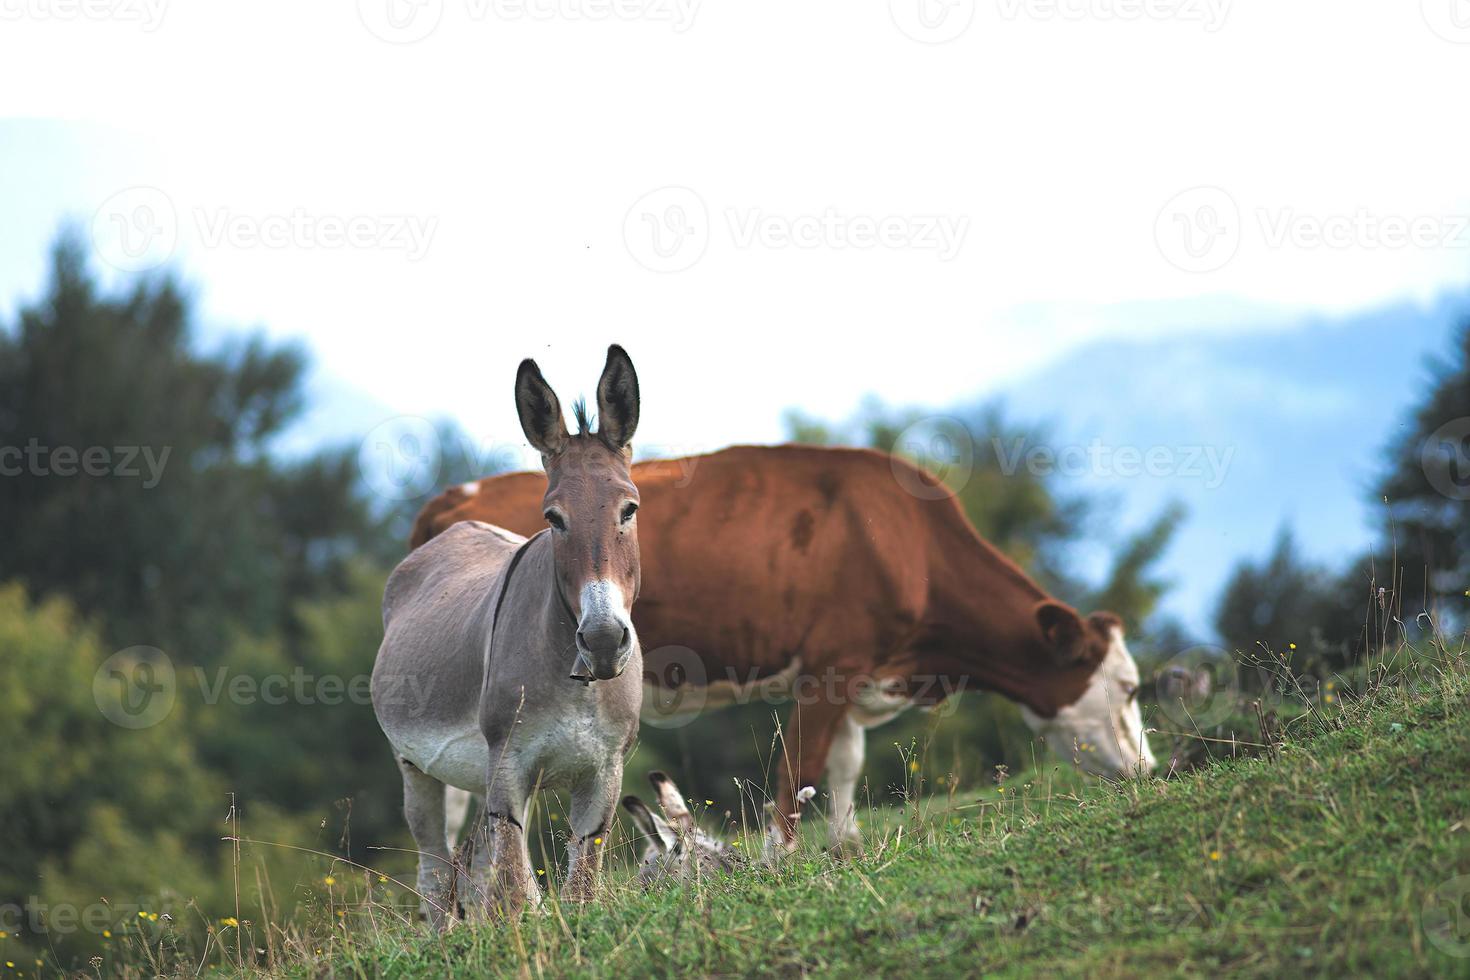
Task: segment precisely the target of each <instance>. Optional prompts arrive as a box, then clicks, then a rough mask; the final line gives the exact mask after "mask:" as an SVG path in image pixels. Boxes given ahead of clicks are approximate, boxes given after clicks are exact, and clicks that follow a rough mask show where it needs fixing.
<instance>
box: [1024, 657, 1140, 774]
mask: <svg viewBox="0 0 1470 980" xmlns="http://www.w3.org/2000/svg"><path fill="white" fill-rule="evenodd" d="M1137 689H1138V664H1136V663H1134V661H1133V655H1132V654H1130V653H1129V652H1128V646H1127V644H1126V643H1124V641H1123V631H1122V630H1120V629H1114V630H1113V639H1112V643H1111V644H1109V646H1108V652H1107V656H1105V657H1104V658H1103V661H1102V663H1101V664H1099V665H1098V668H1097V670H1096V671H1094V672H1093V675H1092V679H1091V680H1090V681H1089V683H1088V685H1087V690H1085V691H1084V692H1083V693H1082V696H1081V697H1080V698H1078V699H1077V701H1076V702H1075V703H1073V704H1069V705H1067V706H1066V707H1065V708H1062V709H1061V710H1060V711H1058V712H1057V714H1056V717H1055V718H1042V717H1041V716H1040V715H1037V714H1035V713H1033V712H1032V711H1030V710H1029V709H1027V708H1025V707H1024V706H1023V707H1022V708H1021V717H1023V718H1025V719H1026V724H1028V725H1030V726H1031V730H1032V731H1034V732H1036V734H1038V735H1040V736H1041V738H1042V740H1043V741H1045V742H1046V744H1047V745H1048V746H1050V747H1051V750H1052V751H1053V752H1055V753H1056V754H1057V755H1059V756H1062V757H1063V758H1075V759H1076V761H1077V764H1078V765H1080V766H1081V767H1082V768H1083V769H1085V770H1087V771H1088V772H1090V773H1094V774H1096V775H1099V776H1123V775H1133V774H1136V773H1138V772H1140V771H1142V772H1147V771H1149V770H1151V769H1153V767H1154V754H1153V750H1152V749H1150V748H1149V744H1148V736H1146V735H1145V734H1144V732H1143V715H1142V714H1141V713H1140V712H1139V710H1138V700H1137V698H1134V697H1130V696H1129V693H1130V692H1131V691H1136V690H1137Z"/></svg>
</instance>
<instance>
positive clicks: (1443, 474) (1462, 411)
mask: <svg viewBox="0 0 1470 980" xmlns="http://www.w3.org/2000/svg"><path fill="white" fill-rule="evenodd" d="M1430 371H1431V388H1430V390H1429V393H1428V395H1427V396H1426V397H1425V398H1424V400H1423V402H1422V403H1421V404H1420V405H1419V406H1418V408H1416V409H1415V410H1414V411H1413V412H1412V413H1411V415H1410V416H1409V418H1408V419H1407V420H1406V422H1407V424H1406V425H1405V427H1404V431H1403V434H1402V435H1401V436H1399V438H1398V439H1397V440H1395V442H1394V443H1393V444H1392V445H1391V446H1390V448H1389V451H1388V460H1387V462H1388V470H1387V472H1386V473H1385V475H1384V477H1383V479H1382V480H1381V481H1380V483H1379V485H1378V496H1379V498H1380V499H1383V500H1386V502H1387V503H1386V506H1385V519H1386V523H1387V524H1388V528H1387V532H1388V536H1389V547H1390V548H1392V550H1393V552H1394V553H1395V555H1396V558H1397V564H1398V567H1400V568H1401V569H1403V576H1402V582H1401V592H1402V597H1403V601H1404V603H1405V609H1406V610H1407V609H1410V608H1412V609H1413V611H1416V612H1417V611H1418V610H1419V608H1420V607H1421V606H1422V608H1423V609H1426V610H1430V611H1436V612H1440V613H1441V614H1443V613H1445V612H1446V611H1447V610H1446V609H1445V608H1444V606H1445V600H1446V599H1448V598H1450V597H1461V596H1463V594H1464V593H1465V591H1466V589H1470V324H1466V325H1465V326H1463V327H1461V328H1460V330H1459V331H1458V334H1457V336H1456V338H1455V346H1454V351H1453V353H1452V354H1451V355H1450V356H1449V357H1448V358H1443V359H1436V360H1433V361H1431V362H1430ZM1437 607H1438V608H1437ZM1454 608H1456V607H1450V609H1451V610H1452V609H1454ZM1449 618H1450V619H1452V620H1454V621H1455V622H1458V623H1459V624H1460V625H1463V624H1464V622H1465V618H1464V616H1463V615H1460V616H1454V615H1450V617H1449Z"/></svg>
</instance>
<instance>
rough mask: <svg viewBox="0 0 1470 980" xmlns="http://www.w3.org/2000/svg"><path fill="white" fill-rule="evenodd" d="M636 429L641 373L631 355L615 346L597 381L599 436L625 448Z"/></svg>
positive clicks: (609, 351) (609, 350)
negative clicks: (637, 370)
mask: <svg viewBox="0 0 1470 980" xmlns="http://www.w3.org/2000/svg"><path fill="white" fill-rule="evenodd" d="M637 429H638V373H637V372H636V371H634V370H633V361H632V359H631V358H630V357H628V352H627V351H625V350H623V349H622V348H621V347H619V346H618V345H617V344H613V345H612V346H611V347H609V348H608V349H607V365H606V366H605V367H604V368H603V369H602V380H600V381H598V382H597V434H598V435H599V436H601V437H602V439H603V441H604V442H606V443H608V444H609V445H612V446H616V447H617V448H618V449H626V448H627V446H628V443H630V442H632V441H633V433H634V432H635V431H637Z"/></svg>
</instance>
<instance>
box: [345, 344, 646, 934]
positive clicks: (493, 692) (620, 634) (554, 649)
mask: <svg viewBox="0 0 1470 980" xmlns="http://www.w3.org/2000/svg"><path fill="white" fill-rule="evenodd" d="M515 400H516V410H517V413H518V414H519V416H520V422H521V428H522V429H523V430H524V431H525V434H526V438H527V439H528V440H530V443H531V445H532V446H534V447H535V448H536V449H537V450H538V451H540V453H541V460H542V464H543V466H544V467H545V470H546V478H547V489H546V497H545V502H544V511H545V516H546V522H547V524H548V525H549V526H548V528H547V529H546V530H543V531H540V532H538V533H537V534H536V535H534V536H533V537H531V538H529V539H526V538H522V537H520V536H519V535H515V534H512V533H510V532H508V531H505V530H503V529H501V528H497V527H493V526H492V525H489V524H483V523H480V522H475V521H471V522H465V523H461V524H457V525H455V526H454V527H452V528H450V529H449V530H448V531H447V532H445V533H444V534H442V535H440V536H439V537H437V538H435V539H434V540H433V541H431V542H429V543H428V544H426V545H424V546H423V547H421V548H419V549H418V550H416V551H414V552H413V553H412V554H410V555H409V556H408V557H407V558H405V559H404V560H403V562H402V563H400V564H399V566H398V568H397V569H395V570H394V572H393V575H392V576H391V577H390V578H389V580H388V585H387V588H386V590H385V592H384V595H383V627H384V637H383V644H382V647H381V648H380V649H379V650H378V658H377V661H376V663H375V664H374V666H373V681H372V692H373V708H374V710H375V711H376V713H377V716H378V724H379V725H380V726H381V727H382V729H383V733H384V734H385V735H386V736H387V737H388V741H389V742H390V743H391V744H392V747H393V752H394V755H395V757H396V758H397V760H398V766H399V769H400V770H401V772H402V774H403V811H404V815H405V817H406V818H407V820H408V825H409V829H410V830H411V831H412V832H413V837H414V841H415V843H416V844H417V847H418V851H419V868H418V884H417V889H418V892H419V894H420V896H421V900H422V911H423V913H424V915H425V916H426V918H427V919H428V920H429V921H430V922H431V923H432V924H434V925H435V926H436V927H438V928H442V927H443V926H444V925H445V924H446V922H447V920H448V919H449V918H450V917H451V916H452V915H454V913H455V911H456V910H455V909H454V908H453V907H452V905H453V904H454V903H453V901H452V900H451V897H450V885H451V882H452V881H453V879H454V874H453V871H454V869H453V866H452V859H451V857H450V851H451V849H452V847H453V842H452V841H451V840H450V839H449V834H448V832H447V829H448V828H447V825H446V812H445V809H446V795H449V794H450V788H451V787H453V788H457V789H458V790H463V791H466V792H468V793H471V794H473V795H474V796H476V797H477V798H479V799H480V800H481V801H482V803H483V806H482V816H483V817H484V819H482V820H480V821H478V822H477V823H478V825H479V827H480V829H479V830H478V831H477V834H479V835H481V836H480V837H478V838H477V839H476V841H475V846H474V847H473V848H472V849H471V850H472V851H473V853H474V855H475V857H474V862H475V867H474V868H473V869H470V872H471V874H470V877H471V887H469V888H460V889H459V891H460V893H461V895H463V896H465V897H466V898H468V899H470V900H471V901H470V902H467V903H466V904H467V905H468V906H470V907H478V908H483V909H484V910H486V911H487V912H489V913H491V914H504V915H509V914H515V913H517V912H519V911H520V909H521V908H522V907H523V906H524V905H525V904H526V902H528V901H531V902H537V901H539V899H540V889H539V888H538V887H537V886H536V884H535V878H534V876H533V873H532V868H531V859H530V854H529V852H528V851H527V847H526V837H525V832H524V830H523V827H524V824H525V821H526V815H527V812H528V809H529V807H530V804H531V797H532V795H533V794H534V792H535V790H536V789H537V788H538V787H544V788H550V789H558V790H563V791H565V792H567V793H568V795H569V798H570V802H571V813H570V817H571V821H570V822H571V831H572V839H571V841H570V843H569V847H568V851H569V855H570V858H569V867H568V870H567V879H566V883H565V886H564V889H563V895H564V897H567V898H570V899H572V900H574V901H582V900H586V899H589V898H591V897H592V896H593V894H594V891H595V888H596V882H597V877H598V873H599V871H600V868H601V864H602V854H603V848H604V843H605V840H606V835H607V829H608V826H609V823H610V821H611V820H612V816H613V811H614V808H615V807H616V805H617V801H618V791H619V787H620V784H621V781H622V778H623V759H624V757H625V755H626V753H627V752H628V750H629V748H630V747H631V745H632V743H633V739H634V736H635V735H636V734H637V730H638V709H639V707H640V706H641V703H642V699H643V681H642V674H643V656H642V652H641V650H640V649H639V645H638V637H637V633H636V632H635V631H634V629H633V623H632V618H631V610H632V606H633V600H634V599H635V598H636V597H637V595H638V586H639V564H638V523H637V512H638V490H637V488H636V487H635V486H634V485H633V481H632V479H631V478H630V475H629V463H630V460H631V457H632V449H631V447H630V442H631V440H632V438H633V433H634V430H635V429H636V428H637V426H638V407H639V394H638V378H637V375H636V374H635V373H634V370H633V363H632V361H631V360H629V358H628V355H627V354H626V353H625V352H624V351H623V349H622V348H620V347H617V346H613V347H610V348H609V349H608V353H607V364H606V367H605V368H604V369H603V372H602V378H601V380H600V381H599V382H598V385H597V406H598V413H599V417H598V426H597V431H596V432H595V433H594V432H592V431H591V425H590V423H589V421H588V419H587V415H586V411H585V410H584V409H583V408H582V407H581V406H580V405H578V408H577V419H578V432H577V433H576V434H575V435H573V434H571V433H570V432H568V431H567V427H566V423H565V421H564V419H563V416H562V410H561V403H560V402H559V401H558V400H557V397H556V394H555V393H554V392H553V391H552V390H551V388H550V386H548V385H547V383H546V381H545V379H544V378H542V376H541V371H540V370H539V369H538V368H537V367H536V364H535V362H534V361H530V360H527V361H523V362H522V363H521V366H520V370H519V372H518V373H517V376H516V384H515ZM452 797H454V798H457V799H458V800H462V799H463V794H462V793H453V794H452ZM451 802H455V800H454V799H451ZM450 816H451V819H453V820H454V824H455V826H457V823H458V820H457V819H455V818H458V817H462V814H451V815H450Z"/></svg>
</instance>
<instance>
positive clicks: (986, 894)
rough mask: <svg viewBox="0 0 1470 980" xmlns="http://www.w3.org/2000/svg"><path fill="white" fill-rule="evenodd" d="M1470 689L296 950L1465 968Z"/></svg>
mask: <svg viewBox="0 0 1470 980" xmlns="http://www.w3.org/2000/svg"><path fill="white" fill-rule="evenodd" d="M1467 703H1470V683H1467V681H1466V678H1465V676H1464V675H1463V674H1456V675H1451V676H1439V677H1437V678H1436V679H1435V680H1434V681H1432V682H1430V683H1429V684H1428V685H1422V684H1421V685H1418V686H1410V687H1399V688H1390V689H1385V690H1383V691H1381V692H1379V693H1378V694H1377V695H1376V696H1375V697H1374V698H1373V699H1372V700H1371V701H1370V702H1367V703H1365V704H1361V705H1350V706H1347V707H1344V708H1343V709H1341V710H1338V711H1335V712H1334V713H1333V714H1332V715H1331V716H1330V717H1319V718H1317V719H1316V720H1315V721H1311V722H1310V723H1309V724H1307V725H1304V726H1301V727H1302V729H1303V730H1302V731H1300V732H1298V733H1296V734H1294V735H1293V736H1292V737H1291V738H1290V739H1288V740H1286V742H1285V744H1284V746H1283V747H1282V748H1281V749H1280V750H1279V751H1278V752H1276V753H1274V754H1273V756H1274V757H1270V756H1263V757H1259V758H1252V759H1235V760H1225V761H1220V762H1217V763H1216V764H1214V765H1212V766H1209V767H1206V768H1204V769H1201V770H1199V771H1197V772H1194V773H1191V774H1188V775H1186V776H1183V777H1181V778H1176V779H1172V780H1168V781H1162V780H1150V781H1146V782H1141V783H1134V784H1129V785H1125V786H1122V787H1094V788H1092V789H1090V790H1088V791H1086V792H1082V793H1073V792H1067V793H1065V794H1063V793H1061V792H1059V791H1057V790H1056V789H1055V788H1054V787H1053V788H1051V790H1050V791H1048V787H1047V785H1046V783H1047V781H1046V779H1045V778H1044V777H1035V776H1033V778H1032V779H1031V781H1030V783H1029V785H1026V784H1022V785H1019V786H1018V785H1017V784H1018V783H1021V780H1019V779H1013V780H1011V782H1010V783H1009V784H1008V791H1007V792H1006V793H996V792H994V791H992V792H991V793H989V794H987V795H986V798H985V799H984V800H982V801H978V802H977V801H974V800H973V798H970V799H968V800H966V801H958V802H957V801H946V800H930V801H928V802H927V804H926V805H924V806H922V807H919V808H918V811H917V812H915V811H914V810H905V811H899V812H894V813H890V814H887V815H885V819H882V820H879V821H877V823H879V824H880V825H882V826H880V827H876V828H875V827H872V826H870V827H869V834H868V836H869V838H870V842H869V846H868V850H867V853H866V854H865V855H864V856H863V857H861V858H858V859H854V860H850V861H846V862H837V861H834V860H832V859H831V858H828V857H827V856H825V855H824V854H821V853H819V852H816V853H811V854H808V855H806V856H803V857H800V858H798V859H796V860H794V861H792V862H790V863H788V864H786V865H785V866H783V867H781V868H779V869H775V870H766V869H760V870H752V871H750V872H747V873H746V874H744V875H742V876H739V877H738V878H728V879H725V878H722V879H717V880H705V881H702V882H699V883H696V884H693V885H690V886H689V887H687V888H684V889H676V888H668V889H665V890H662V891H657V892H654V893H652V894H642V893H640V892H637V891H636V890H634V889H633V888H631V887H630V886H629V885H628V884H627V877H626V871H624V870H621V869H619V870H617V871H614V872H613V874H612V875H611V876H610V877H611V878H612V879H613V880H612V881H611V882H610V885H609V891H610V893H609V895H608V897H607V900H606V901H605V902H603V903H600V904H598V905H595V906H592V907H588V908H563V907H558V906H557V905H556V903H555V902H549V903H548V908H547V910H546V911H544V912H542V913H533V914H528V915H527V916H525V917H524V918H523V919H522V920H520V921H519V922H517V923H514V924H511V925H500V926H497V925H493V924H486V923H480V924H472V925H467V926H461V927H459V928H456V929H455V930H453V931H451V932H450V933H449V934H448V935H446V936H444V937H432V936H428V935H425V934H424V933H422V932H421V931H419V930H417V929H414V928H412V927H405V926H398V925H392V926H388V925H383V924H382V922H381V920H378V923H377V924H376V925H372V926H369V925H368V924H367V923H366V921H360V922H359V923H358V924H357V925H356V926H347V927H344V928H342V929H339V930H337V931H336V932H335V933H334V934H333V935H332V936H330V937H324V938H323V940H322V943H323V945H322V946H321V947H318V948H321V949H322V952H321V953H320V954H318V953H316V952H315V950H311V951H308V952H309V955H306V956H303V957H302V958H300V959H298V960H296V961H295V963H294V964H293V965H292V966H290V967H289V968H288V969H289V971H290V972H294V973H297V974H301V975H324V974H331V975H338V976H379V975H383V976H394V977H399V976H402V977H408V976H443V975H456V976H484V975H514V974H523V975H537V976H540V975H558V976H563V975H572V976H618V975H634V976H637V975H640V974H649V975H666V974H672V973H677V974H680V975H745V974H754V973H775V974H780V975H797V974H805V973H818V974H835V975H852V974H860V973H868V974H882V975H893V974H900V973H902V974H906V975H910V976H938V975H954V974H956V973H974V972H977V971H983V972H985V973H987V974H990V973H994V974H1000V975H1014V974H1028V975H1031V974H1043V975H1044V974H1060V975H1065V976H1077V975H1089V976H1095V975H1133V974H1137V973H1149V974H1160V973H1171V974H1183V975H1198V976H1215V975H1219V974H1222V973H1225V974H1230V975H1243V976H1252V975H1282V974H1288V975H1296V974H1338V975H1344V974H1352V975H1376V976H1406V975H1424V976H1431V975H1432V976H1470V919H1461V920H1459V921H1458V923H1454V922H1452V923H1451V924H1450V926H1449V927H1447V928H1446V929H1444V930H1441V931H1440V932H1435V929H1436V922H1437V921H1439V924H1440V925H1443V922H1442V921H1440V920H1435V919H1434V918H1433V917H1431V918H1430V919H1429V920H1428V926H1429V929H1428V930H1426V920H1425V918H1424V909H1425V907H1426V901H1428V902H1429V903H1430V906H1431V907H1435V902H1434V899H1433V896H1434V889H1435V888H1436V887H1438V886H1440V885H1442V884H1444V883H1445V882H1447V881H1449V880H1450V879H1453V878H1454V877H1455V876H1457V875H1466V874H1470V727H1467V724H1466V722H1467V712H1466V706H1467ZM1008 796H1009V799H1008V798H1007V797H1008ZM1455 925H1458V926H1459V931H1458V934H1456V932H1455V929H1454V926H1455ZM1436 940H1439V941H1438V942H1437V941H1436ZM1446 941H1447V942H1446ZM1455 953H1459V954H1461V955H1460V956H1456V955H1454V954H1455Z"/></svg>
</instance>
